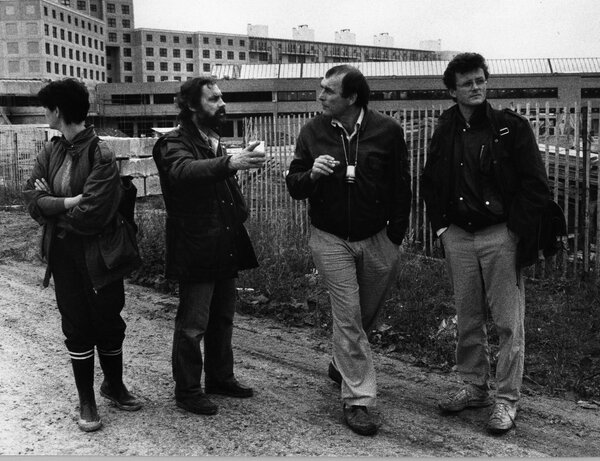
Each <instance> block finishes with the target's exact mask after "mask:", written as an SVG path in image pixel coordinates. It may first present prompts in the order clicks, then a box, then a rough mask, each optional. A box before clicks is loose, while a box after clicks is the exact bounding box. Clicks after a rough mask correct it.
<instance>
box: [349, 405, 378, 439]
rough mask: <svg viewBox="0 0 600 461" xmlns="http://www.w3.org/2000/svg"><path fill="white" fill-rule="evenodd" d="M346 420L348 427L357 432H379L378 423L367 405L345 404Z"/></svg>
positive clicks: (361, 433)
mask: <svg viewBox="0 0 600 461" xmlns="http://www.w3.org/2000/svg"><path fill="white" fill-rule="evenodd" d="M344 420H345V421H346V424H347V425H348V427H350V429H352V430H353V431H354V432H356V433H357V434H360V435H375V434H376V433H377V424H375V421H374V419H373V416H371V415H370V414H369V410H367V407H365V406H362V405H350V406H347V405H344Z"/></svg>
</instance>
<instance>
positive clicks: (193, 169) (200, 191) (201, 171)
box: [152, 122, 258, 282]
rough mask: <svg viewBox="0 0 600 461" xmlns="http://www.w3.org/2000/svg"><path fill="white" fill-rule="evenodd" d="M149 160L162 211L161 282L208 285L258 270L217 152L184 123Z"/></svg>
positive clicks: (223, 158) (242, 213) (236, 192)
mask: <svg viewBox="0 0 600 461" xmlns="http://www.w3.org/2000/svg"><path fill="white" fill-rule="evenodd" d="M152 155H153V157H154V161H155V163H156V166H157V168H158V173H159V177H160V185H161V189H162V193H163V199H164V201H165V207H166V210H167V227H166V267H165V273H166V276H167V277H168V278H170V279H176V280H181V281H187V282H207V281H214V280H222V279H227V278H233V277H236V276H237V274H238V270H243V269H249V268H253V267H257V266H258V263H257V261H256V256H255V254H254V250H253V248H252V243H251V242H250V238H249V237H248V233H247V232H246V229H245V228H244V225H243V222H244V221H245V220H246V218H247V216H248V215H247V208H246V204H245V202H244V199H243V197H242V194H241V191H240V188H239V185H238V183H237V181H236V179H235V173H236V171H235V170H232V169H231V168H230V167H229V159H228V156H227V155H224V152H223V150H222V148H221V147H220V146H219V151H218V152H217V155H215V153H214V152H213V150H212V149H211V147H210V145H209V144H208V143H207V142H206V141H205V140H204V139H203V138H202V137H201V135H200V133H199V131H198V128H197V127H196V126H195V125H194V124H193V123H192V122H186V123H183V124H182V125H181V126H180V127H179V128H177V129H175V130H173V131H171V132H169V133H167V134H165V135H164V136H162V137H161V138H160V139H159V140H158V141H157V142H156V144H155V146H154V150H153V153H152Z"/></svg>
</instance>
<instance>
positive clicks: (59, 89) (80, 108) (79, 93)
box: [37, 78, 90, 124]
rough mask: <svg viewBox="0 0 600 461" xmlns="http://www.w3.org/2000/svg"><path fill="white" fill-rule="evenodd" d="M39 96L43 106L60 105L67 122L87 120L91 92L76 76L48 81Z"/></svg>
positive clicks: (63, 117) (62, 115)
mask: <svg viewBox="0 0 600 461" xmlns="http://www.w3.org/2000/svg"><path fill="white" fill-rule="evenodd" d="M37 97H38V99H39V101H40V104H41V106H42V107H46V108H48V109H50V110H54V109H56V108H57V107H58V109H59V110H60V115H61V117H62V119H63V120H64V122H65V123H66V124H71V123H81V122H83V121H85V118H86V117H87V114H88V112H89V110H90V93H89V92H88V89H87V88H86V86H85V85H84V84H83V83H81V82H80V81H78V80H75V79H74V78H66V79H64V80H57V81H55V82H50V83H48V85H46V86H45V87H44V88H42V89H41V90H40V91H39V92H38V94H37Z"/></svg>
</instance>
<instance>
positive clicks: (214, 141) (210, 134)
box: [197, 127, 220, 154]
mask: <svg viewBox="0 0 600 461" xmlns="http://www.w3.org/2000/svg"><path fill="white" fill-rule="evenodd" d="M197 128H198V127H197ZM204 130H206V131H204ZM198 132H199V133H200V137H201V138H202V139H203V140H204V142H206V143H207V144H208V145H209V146H210V148H211V149H212V151H213V152H214V153H215V154H216V153H217V151H218V149H219V140H220V137H219V135H218V134H217V133H215V132H214V131H213V130H211V129H210V128H208V127H203V128H202V129H201V128H198Z"/></svg>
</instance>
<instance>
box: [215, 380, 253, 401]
mask: <svg viewBox="0 0 600 461" xmlns="http://www.w3.org/2000/svg"><path fill="white" fill-rule="evenodd" d="M204 390H205V392H206V393H207V394H220V395H226V396H228V397H237V398H240V399H247V398H248V397H252V396H253V395H254V391H253V390H252V388H251V387H247V386H244V385H242V384H240V383H239V382H238V380H237V379H235V378H234V379H232V380H230V381H225V382H222V383H208V384H206V386H205V389H204Z"/></svg>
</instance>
